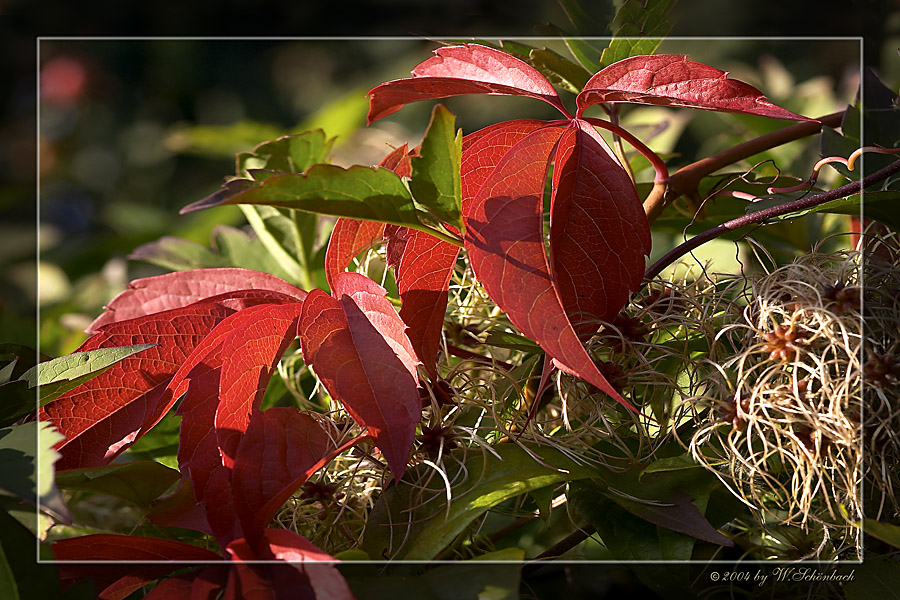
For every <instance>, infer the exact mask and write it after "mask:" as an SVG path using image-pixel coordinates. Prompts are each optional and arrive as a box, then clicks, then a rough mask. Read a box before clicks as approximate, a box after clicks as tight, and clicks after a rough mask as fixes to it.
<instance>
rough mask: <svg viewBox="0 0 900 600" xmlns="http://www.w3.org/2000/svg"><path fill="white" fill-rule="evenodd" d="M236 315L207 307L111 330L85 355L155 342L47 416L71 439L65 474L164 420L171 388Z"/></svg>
mask: <svg viewBox="0 0 900 600" xmlns="http://www.w3.org/2000/svg"><path fill="white" fill-rule="evenodd" d="M232 312H233V310H232V309H230V308H227V307H225V306H222V305H221V304H220V303H217V302H204V303H200V304H194V305H191V306H186V307H182V308H176V309H173V310H168V311H164V312H160V313H156V314H153V315H149V316H145V317H140V318H137V319H132V320H129V321H122V322H119V323H113V324H111V325H107V326H106V327H104V328H103V330H102V331H100V332H99V333H97V334H95V335H93V336H91V337H90V338H89V339H88V340H87V341H86V342H85V343H84V344H82V345H81V347H80V348H79V349H78V350H79V351H85V350H94V349H97V348H104V347H113V346H128V345H131V344H144V343H154V344H158V345H157V346H156V347H153V348H149V349H147V350H145V351H144V352H141V353H139V354H135V355H134V356H131V357H128V358H126V359H124V360H122V361H119V362H118V363H116V364H114V365H113V366H111V367H110V368H109V369H108V370H106V371H105V372H104V373H102V374H101V375H99V376H97V377H95V378H93V379H91V380H89V381H87V382H85V383H84V384H82V385H80V386H78V387H76V388H74V389H72V390H71V391H69V392H67V393H66V394H64V395H63V396H61V397H60V398H58V399H57V400H55V401H53V402H51V403H49V404H47V405H46V406H45V407H43V408H42V409H41V411H40V419H41V420H49V421H52V422H53V424H54V425H55V426H56V428H57V429H58V430H59V431H60V433H62V434H63V435H64V436H66V439H65V440H64V441H63V442H61V443H60V445H59V446H58V449H59V450H60V452H61V453H62V455H63V457H62V459H61V460H60V462H59V463H58V465H57V466H58V468H60V469H70V468H78V467H86V466H94V465H102V464H106V463H108V462H109V461H111V460H112V459H113V458H114V457H115V456H116V455H117V454H119V453H120V452H122V451H123V450H124V449H125V448H127V447H128V446H130V445H131V444H132V443H134V441H135V440H136V439H137V438H138V437H139V433H140V432H141V431H146V429H148V428H149V427H150V426H152V425H153V424H155V423H156V422H158V421H159V419H161V418H162V416H163V415H164V414H165V412H166V411H167V410H168V407H169V406H171V402H174V399H172V398H171V396H170V395H169V394H167V393H166V385H167V384H168V382H169V380H170V379H171V377H172V375H173V374H174V373H175V371H176V370H177V369H178V366H179V365H180V364H181V363H182V362H184V361H185V359H186V358H187V356H188V355H189V354H190V353H191V351H192V350H193V349H194V347H195V346H196V345H197V344H198V343H200V341H201V340H202V339H203V338H204V337H205V336H206V334H207V333H209V332H210V331H211V330H212V329H213V327H214V326H215V325H216V324H217V323H218V322H219V321H221V320H222V319H224V318H225V317H226V316H228V315H229V314H231V313H232Z"/></svg>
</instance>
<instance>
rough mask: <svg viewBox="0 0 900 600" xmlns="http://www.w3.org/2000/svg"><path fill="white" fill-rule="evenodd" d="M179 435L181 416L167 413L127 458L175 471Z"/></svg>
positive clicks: (136, 444)
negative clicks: (151, 462)
mask: <svg viewBox="0 0 900 600" xmlns="http://www.w3.org/2000/svg"><path fill="white" fill-rule="evenodd" d="M270 387H271V386H270ZM180 433H181V416H180V415H176V414H175V412H174V411H169V412H168V413H167V414H166V416H165V417H163V419H162V420H161V421H160V422H159V423H157V424H156V425H155V426H154V427H153V428H152V429H151V430H150V431H148V432H147V433H146V434H144V435H142V436H141V437H140V438H139V439H138V441H136V442H135V443H134V444H133V445H131V446H130V447H129V448H128V456H129V457H130V458H133V459H135V460H148V461H154V462H158V463H160V464H162V465H165V466H167V467H171V468H173V469H177V468H178V442H179V439H180Z"/></svg>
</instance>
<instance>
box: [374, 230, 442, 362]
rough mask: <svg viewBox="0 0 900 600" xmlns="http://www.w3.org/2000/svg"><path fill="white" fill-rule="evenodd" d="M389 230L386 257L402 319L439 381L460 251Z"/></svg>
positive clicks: (411, 232) (423, 236) (428, 237)
mask: <svg viewBox="0 0 900 600" xmlns="http://www.w3.org/2000/svg"><path fill="white" fill-rule="evenodd" d="M389 229H391V230H392V232H393V233H392V235H390V237H389V240H388V247H387V257H388V264H389V265H390V266H391V267H393V268H394V277H395V279H396V281H397V289H398V290H399V292H400V300H401V301H402V305H401V306H400V318H401V319H402V320H403V322H404V323H406V326H407V328H408V329H407V332H406V333H407V335H408V337H409V340H410V342H411V343H412V346H413V348H414V349H415V353H416V356H418V357H419V360H420V361H421V362H422V364H423V365H424V366H425V368H426V369H427V370H428V373H429V374H430V375H431V377H432V378H436V377H437V354H438V351H439V350H440V345H441V329H443V327H444V315H445V314H446V312H447V298H448V296H449V293H448V286H449V284H450V276H451V275H452V274H453V268H454V267H455V266H456V257H457V256H458V255H459V247H458V246H454V245H453V244H450V243H448V242H445V241H443V240H439V239H438V238H436V237H434V236H432V235H428V234H427V233H424V232H421V231H416V230H413V229H408V228H405V227H394V228H389ZM386 231H387V230H386Z"/></svg>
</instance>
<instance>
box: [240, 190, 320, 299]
mask: <svg viewBox="0 0 900 600" xmlns="http://www.w3.org/2000/svg"><path fill="white" fill-rule="evenodd" d="M240 209H241V211H242V212H243V213H244V216H245V217H247V222H248V223H250V227H252V228H253V231H254V233H256V237H257V238H258V239H259V241H260V242H261V243H262V245H263V246H265V248H266V250H268V252H269V254H271V255H272V258H274V259H275V261H277V262H278V264H279V265H280V266H281V268H282V269H284V270H285V271H286V272H287V273H288V274H289V275H290V277H289V278H288V281H290V282H292V283H297V284H299V285H300V287H302V288H304V289H307V290H309V289H312V288H313V287H314V286H313V284H312V280H311V278H310V273H309V267H308V265H309V260H310V255H311V254H312V244H311V243H304V240H303V238H302V237H301V234H300V225H301V224H302V225H303V226H304V229H305V230H306V231H307V232H309V231H310V230H312V231H311V233H312V234H314V233H315V225H316V223H317V217H316V215H314V214H311V213H301V212H298V211H286V210H284V209H278V208H274V207H272V206H249V205H247V204H241V205H240ZM287 213H292V214H294V215H297V218H296V219H295V218H292V217H291V216H289V214H287ZM310 225H311V226H310ZM306 237H307V238H308V239H307V240H305V241H306V242H309V241H310V240H311V238H312V237H313V236H312V235H307V236H306Z"/></svg>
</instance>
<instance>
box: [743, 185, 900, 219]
mask: <svg viewBox="0 0 900 600" xmlns="http://www.w3.org/2000/svg"><path fill="white" fill-rule="evenodd" d="M864 198H865V200H863V197H862V196H861V195H860V194H853V195H850V196H847V197H845V198H839V199H837V200H832V201H830V202H825V203H823V204H819V205H818V206H813V207H811V208H807V209H804V210H799V211H796V212H792V213H788V214H786V215H781V216H780V217H774V218H773V219H771V221H772V222H774V221H791V220H793V219H797V218H799V217H802V216H804V215H808V214H812V213H818V212H824V213H835V214H839V215H853V216H857V217H858V216H859V215H860V204H862V203H864V205H865V206H864V208H863V209H862V210H863V211H864V214H865V216H867V217H871V218H873V219H876V220H878V221H881V222H882V223H885V224H887V225H890V226H891V227H894V228H898V227H900V211H898V209H900V191H892V190H885V191H881V192H866V193H865V196H864ZM792 199H793V198H791V197H787V198H785V196H784V195H778V196H772V197H769V198H765V199H763V200H760V201H759V202H754V203H753V204H751V205H750V206H749V207H748V208H747V213H748V214H750V213H753V212H756V211H758V210H763V209H765V208H770V207H772V206H779V205H781V204H783V203H784V202H785V201H789V200H792Z"/></svg>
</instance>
